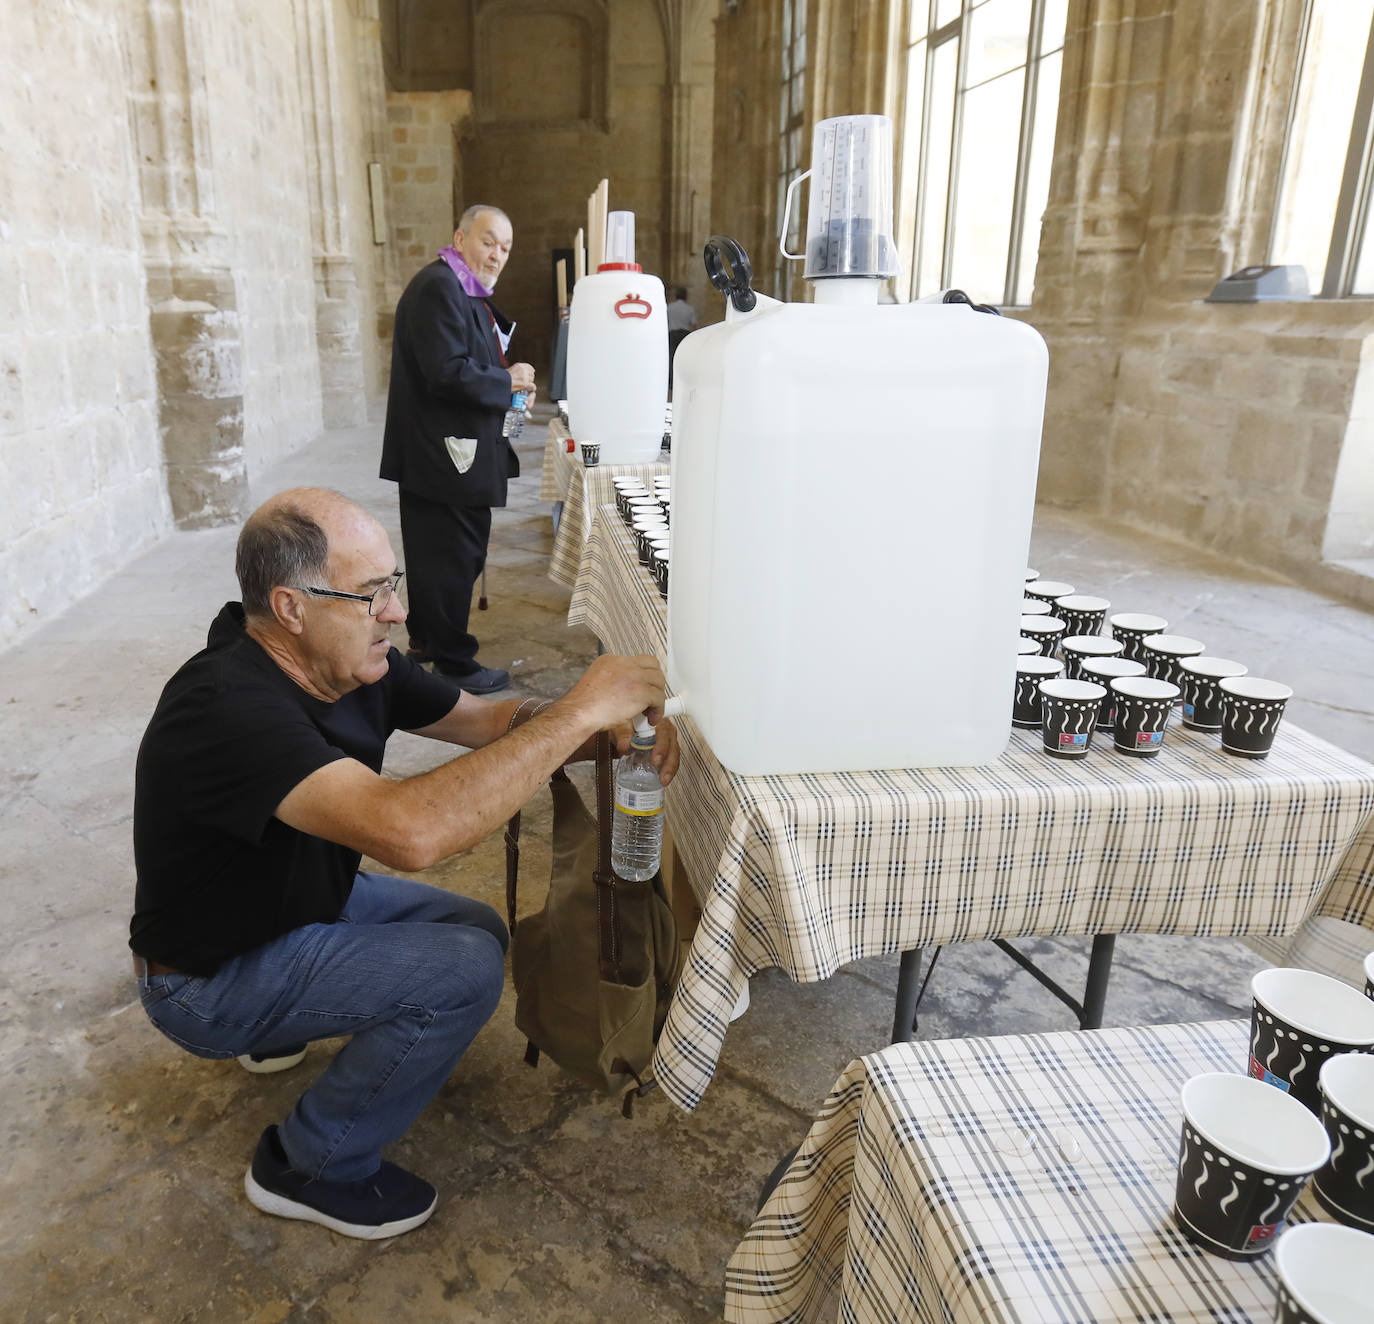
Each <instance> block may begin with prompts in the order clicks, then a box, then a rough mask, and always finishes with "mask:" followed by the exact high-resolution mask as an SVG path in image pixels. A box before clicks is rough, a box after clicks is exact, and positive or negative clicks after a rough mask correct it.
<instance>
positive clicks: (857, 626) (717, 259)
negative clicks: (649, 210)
mask: <svg viewBox="0 0 1374 1324" xmlns="http://www.w3.org/2000/svg"><path fill="white" fill-rule="evenodd" d="M891 131H892V130H891V123H890V121H887V120H886V119H885V117H882V116H851V117H846V118H843V119H840V120H828V121H824V122H822V123H821V124H819V125H818V126H817V128H816V135H815V140H814V143H813V169H812V172H811V192H810V214H809V216H808V224H807V244H806V253H805V259H806V268H805V274H806V276H807V278H808V279H810V280H812V281H814V289H815V302H814V303H810V304H782V303H778V302H777V301H775V300H773V299H769V298H766V297H765V296H763V295H760V294H757V293H756V292H755V291H754V290H753V289H752V288H751V287H750V284H749V281H750V276H751V271H750V266H749V262H748V258H747V256H746V255H745V254H744V252H743V250H742V249H740V248H739V246H738V245H737V244H735V243H734V242H733V241H732V240H729V239H726V238H724V237H722V236H717V237H715V238H713V239H712V240H711V241H709V242H708V244H707V247H706V255H705V256H706V264H707V270H708V273H709V274H710V275H711V279H712V282H713V284H715V285H716V286H717V288H719V289H721V290H722V291H723V292H724V293H725V294H726V295H727V298H728V305H727V308H726V314H725V320H724V322H722V323H719V324H717V325H714V326H708V327H705V328H703V329H701V330H699V331H697V332H695V333H694V334H693V335H691V336H689V337H688V338H687V339H686V340H685V341H684V342H683V343H682V345H681V347H680V348H679V350H678V354H677V360H676V364H675V367H674V380H675V386H674V403H673V420H674V441H673V451H672V467H673V478H672V483H673V561H672V580H671V587H670V591H669V599H668V677H669V681H670V683H671V685H672V688H673V689H674V690H675V691H676V692H677V693H678V694H679V695H681V696H682V698H683V701H684V703H685V706H686V710H687V712H688V713H689V714H690V715H691V717H692V719H693V720H694V721H695V722H696V724H697V725H698V726H699V728H700V729H701V732H702V734H703V735H704V736H705V738H706V740H707V741H708V743H709V744H710V746H711V748H712V750H713V751H714V752H715V754H716V756H717V757H718V758H719V759H720V760H721V762H722V763H723V764H724V765H725V766H726V767H727V768H729V769H731V770H732V771H734V772H737V773H741V774H746V775H752V774H777V773H803V772H828V771H835V772H838V771H852V770H861V769H876V768H894V767H930V766H941V765H943V766H953V767H960V766H966V767H967V766H976V765H979V764H986V763H990V762H992V761H993V760H995V759H996V758H997V757H998V755H999V754H1000V753H1001V752H1002V750H1003V749H1004V747H1005V745H1006V742H1007V738H1008V734H1009V731H1010V718H1011V700H1012V692H1013V686H1014V675H1015V665H1016V663H1015V659H1016V642H1017V634H1018V621H1019V618H1020V607H1019V604H1020V600H1021V597H1022V595H1023V583H1024V573H1025V567H1026V559H1027V550H1028V546H1029V542H1030V528H1031V519H1032V514H1033V508H1034V501H1035V483H1036V472H1037V468H1038V463H1039V451H1040V431H1041V425H1042V421H1043V417H1044V407H1045V386H1046V378H1047V373H1048V354H1047V351H1046V348H1045V343H1044V341H1043V340H1042V339H1041V337H1040V336H1039V334H1038V333H1037V332H1036V331H1035V330H1033V329H1032V328H1031V327H1029V326H1027V325H1025V324H1024V323H1021V322H1016V321H1013V320H1012V319H1010V318H1003V317H1000V316H996V315H991V314H992V313H993V312H994V310H987V311H980V310H978V309H976V308H975V307H973V306H971V305H970V304H969V303H968V302H967V301H966V300H965V301H963V302H957V303H956V302H921V303H911V304H901V305H879V303H878V286H879V284H880V283H881V281H882V279H883V278H884V277H885V276H889V275H892V274H894V273H895V271H896V269H897V257H896V249H895V245H894V243H893V238H892V231H893V227H892V154H891ZM798 182H800V181H798ZM794 187H795V186H794ZM785 233H786V229H785V226H784V234H785ZM790 256H800V255H790Z"/></svg>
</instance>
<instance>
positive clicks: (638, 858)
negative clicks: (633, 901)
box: [611, 720, 663, 883]
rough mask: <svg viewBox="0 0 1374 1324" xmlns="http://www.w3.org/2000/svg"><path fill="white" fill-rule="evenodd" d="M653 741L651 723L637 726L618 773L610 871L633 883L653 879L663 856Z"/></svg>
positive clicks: (660, 793) (660, 797) (660, 786)
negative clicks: (628, 750) (612, 870)
mask: <svg viewBox="0 0 1374 1324" xmlns="http://www.w3.org/2000/svg"><path fill="white" fill-rule="evenodd" d="M641 727H642V728H643V729H642V730H641V729H640V728H641ZM654 739H655V736H654V729H653V727H651V726H650V725H649V724H648V722H646V721H642V720H641V721H640V722H638V723H636V724H635V733H634V735H633V736H632V737H631V738H630V752H629V753H628V754H626V755H625V756H624V757H623V758H622V759H621V760H620V763H619V764H618V765H617V767H616V770H615V818H614V820H613V822H612V826H611V868H612V869H614V870H615V872H616V873H617V874H618V875H619V876H620V877H621V878H624V879H625V880H626V881H627V882H632V883H635V882H643V881H644V880H645V879H648V878H652V877H653V876H654V874H656V873H657V872H658V865H659V858H660V856H661V855H662V853H663V784H662V783H661V782H660V781H659V779H658V769H657V768H655V767H654V765H653V762H652V760H653V753H654Z"/></svg>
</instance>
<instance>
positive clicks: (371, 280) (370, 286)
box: [0, 0, 387, 647]
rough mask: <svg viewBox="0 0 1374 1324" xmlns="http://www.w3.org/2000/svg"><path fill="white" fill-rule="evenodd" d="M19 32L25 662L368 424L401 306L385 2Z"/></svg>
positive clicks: (18, 573)
mask: <svg viewBox="0 0 1374 1324" xmlns="http://www.w3.org/2000/svg"><path fill="white" fill-rule="evenodd" d="M0 31H3V32H4V34H5V39H4V41H3V43H0V122H2V123H3V124H4V125H5V141H4V150H3V152H0V582H3V583H4V584H5V585H6V591H5V593H4V595H3V598H0V647H4V646H7V645H8V644H9V643H11V642H13V641H15V640H16V639H18V638H20V637H21V636H22V635H23V634H24V633H25V632H26V631H27V630H29V629H30V628H32V627H33V626H35V625H37V624H39V623H41V622H42V621H44V620H47V619H50V618H51V617H52V616H54V615H55V614H57V613H58V612H60V611H61V610H62V609H63V608H64V607H65V606H67V605H68V604H69V603H70V602H72V601H73V600H74V599H75V598H76V597H78V596H80V595H81V594H82V593H85V592H88V591H89V590H90V589H91V588H93V587H94V586H95V585H96V584H98V583H99V581H100V580H101V579H102V578H103V577H104V576H105V575H106V574H108V573H110V572H111V571H113V570H115V569H117V568H118V567H119V566H120V565H121V564H123V563H124V562H125V561H127V560H128V559H129V557H131V556H132V555H133V554H134V553H136V552H137V551H138V550H139V549H140V548H142V547H144V546H146V545H147V544H148V543H149V542H151V541H153V540H155V539H156V538H158V537H160V536H162V535H163V534H165V533H166V532H168V531H169V529H170V528H171V527H172V524H173V522H174V521H175V523H176V524H178V525H180V526H182V527H187V528H193V527H200V526H203V525H207V524H214V523H222V522H226V521H235V520H237V519H239V518H240V517H241V516H242V515H243V514H244V513H246V510H247V507H248V504H249V502H250V496H249V491H250V483H251V482H252V480H253V479H254V478H256V477H257V476H258V475H260V474H261V473H262V472H263V471H264V470H265V469H267V468H268V467H269V466H270V465H272V464H273V463H274V462H275V461H277V460H279V459H280V458H281V457H282V456H284V455H286V454H287V453H289V452H290V451H292V450H294V449H295V448H296V447H297V446H299V445H301V444H302V443H303V442H305V441H307V440H309V439H310V438H312V437H314V436H315V435H317V434H318V432H319V430H320V428H321V426H322V425H323V424H324V423H326V422H328V423H331V424H347V423H353V422H360V421H362V420H363V418H364V417H365V416H366V396H367V392H368V389H369V387H370V388H371V389H372V390H373V391H374V392H375V391H377V390H380V389H381V387H382V384H383V380H384V378H383V373H382V367H381V357H380V349H379V346H378V341H377V338H376V335H375V323H376V316H377V308H378V305H379V303H380V302H381V301H382V300H383V299H384V298H385V297H386V295H387V290H386V281H385V274H386V259H385V253H384V251H383V250H380V249H378V248H377V246H376V245H374V244H373V243H372V234H371V219H370V214H369V213H370V206H369V197H368V186H367V161H368V160H370V159H371V160H380V159H381V150H382V147H383V139H382V132H381V129H380V127H379V126H380V125H381V124H382V123H383V122H384V107H383V104H382V102H383V90H382V79H381V47H380V40H379V34H378V19H377V5H376V0H290V2H289V3H278V2H276V0H251V3H247V4H240V5H237V6H227V5H221V4H218V3H214V2H213V0H70V3H64V4H62V5H34V4H31V3H29V2H28V0H0ZM374 102H375V105H374V104H373V103H374ZM364 328H365V330H366V334H363V333H362V332H363V329H364Z"/></svg>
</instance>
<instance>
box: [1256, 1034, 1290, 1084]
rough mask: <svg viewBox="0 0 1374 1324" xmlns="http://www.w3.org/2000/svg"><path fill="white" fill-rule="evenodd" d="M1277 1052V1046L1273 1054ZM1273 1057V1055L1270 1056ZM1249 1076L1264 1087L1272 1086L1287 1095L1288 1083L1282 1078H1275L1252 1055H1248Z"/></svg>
mask: <svg viewBox="0 0 1374 1324" xmlns="http://www.w3.org/2000/svg"><path fill="white" fill-rule="evenodd" d="M1278 1051H1279V1049H1278V1045H1277V1044H1276V1045H1275V1046H1274V1052H1275V1053H1277V1052H1278ZM1270 1056H1271V1057H1272V1056H1273V1053H1271V1054H1270ZM1250 1074H1251V1076H1253V1077H1254V1078H1255V1079H1256V1080H1262V1081H1263V1082H1264V1083H1265V1084H1266V1085H1273V1086H1274V1087H1275V1088H1276V1089H1281V1090H1282V1091H1283V1092H1284V1093H1285V1094H1287V1093H1288V1082H1287V1081H1286V1080H1284V1078H1283V1077H1282V1076H1276V1075H1275V1074H1274V1073H1273V1072H1272V1071H1270V1070H1269V1068H1268V1067H1266V1066H1265V1065H1264V1063H1263V1062H1261V1061H1260V1060H1259V1058H1257V1057H1256V1056H1255V1055H1254V1054H1253V1053H1251V1054H1250Z"/></svg>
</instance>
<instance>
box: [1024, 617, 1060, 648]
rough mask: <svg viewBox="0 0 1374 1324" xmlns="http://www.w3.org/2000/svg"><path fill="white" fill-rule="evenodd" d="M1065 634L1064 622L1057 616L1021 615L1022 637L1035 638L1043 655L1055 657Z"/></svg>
mask: <svg viewBox="0 0 1374 1324" xmlns="http://www.w3.org/2000/svg"><path fill="white" fill-rule="evenodd" d="M1063 634H1064V622H1063V621H1061V620H1060V619H1059V617H1057V616H1023V617H1021V638H1022V639H1034V640H1035V642H1036V643H1037V644H1039V645H1040V655H1041V656H1042V657H1053V656H1054V650H1055V649H1056V648H1058V647H1059V640H1060V639H1061V638H1062V637H1063Z"/></svg>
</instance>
